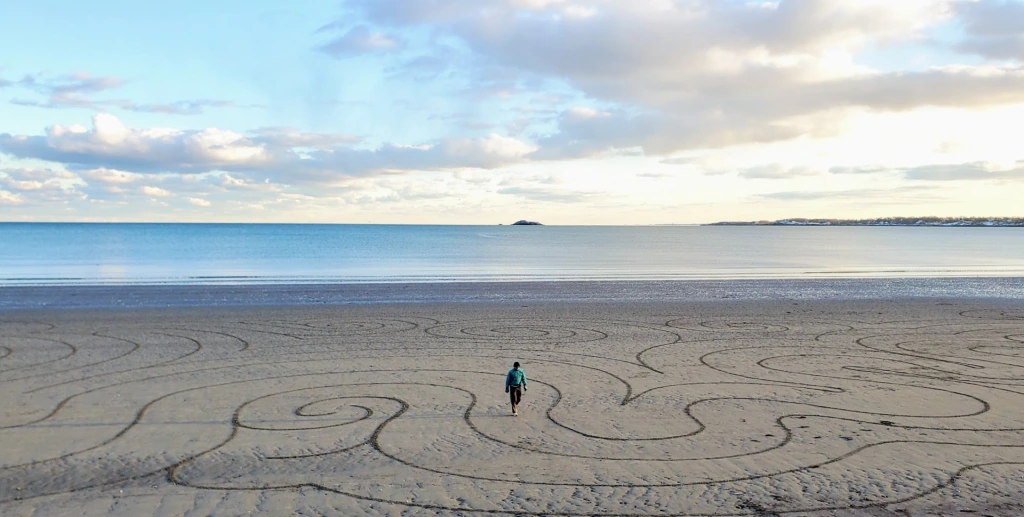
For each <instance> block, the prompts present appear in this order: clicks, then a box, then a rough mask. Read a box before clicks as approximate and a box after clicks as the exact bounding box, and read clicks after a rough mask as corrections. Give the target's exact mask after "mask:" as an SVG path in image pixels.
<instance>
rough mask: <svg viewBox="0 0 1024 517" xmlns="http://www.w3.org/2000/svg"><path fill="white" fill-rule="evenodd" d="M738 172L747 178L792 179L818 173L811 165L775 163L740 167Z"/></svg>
mask: <svg viewBox="0 0 1024 517" xmlns="http://www.w3.org/2000/svg"><path fill="white" fill-rule="evenodd" d="M738 174H739V176H740V177H741V178H748V179H792V178H800V177H805V176H816V175H818V174H819V171H818V170H817V169H814V168H811V167H804V166H794V167H790V166H785V165H781V164H777V163H776V164H769V165H759V166H756V167H749V168H746V169H742V170H740V171H739V172H738Z"/></svg>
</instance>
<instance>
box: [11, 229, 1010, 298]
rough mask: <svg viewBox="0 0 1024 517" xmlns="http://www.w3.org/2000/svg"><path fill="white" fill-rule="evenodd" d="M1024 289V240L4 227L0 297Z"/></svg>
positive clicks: (942, 233)
mask: <svg viewBox="0 0 1024 517" xmlns="http://www.w3.org/2000/svg"><path fill="white" fill-rule="evenodd" d="M950 276H1024V228H900V227H895V228H886V227H722V226H639V227H636V226H633V227H628V226H591V227H579V226H562V227H559V226H402V225H275V224H84V223H83V224H70V223H69V224H64V223H59V224H47V223H2V224H0V285H46V284H164V283H170V284H267V283H336V282H338V283H344V282H350V283H355V282H437V281H442V282H445V281H522V280H638V279H749V278H769V279H771V278H822V277H824V278H844V277H845V278H849V277H950Z"/></svg>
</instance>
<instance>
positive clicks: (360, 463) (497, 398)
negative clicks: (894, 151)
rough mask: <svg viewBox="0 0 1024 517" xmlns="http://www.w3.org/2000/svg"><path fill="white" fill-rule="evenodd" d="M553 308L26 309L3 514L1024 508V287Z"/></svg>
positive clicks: (18, 332) (15, 349)
mask: <svg viewBox="0 0 1024 517" xmlns="http://www.w3.org/2000/svg"><path fill="white" fill-rule="evenodd" d="M40 296H41V295H40ZM29 298H31V297H29ZM527 298H528V297H521V299H517V300H514V301H509V300H505V301H491V302H485V301H479V302H467V303H443V302H433V301H425V302H419V303H402V304H392V303H373V304H356V305H326V306H313V305H305V306H292V307H269V306H249V307H191V308H189V307H178V308H162V309H158V308H139V309H104V310H90V309H59V310H58V309H50V310H8V311H0V385H2V386H3V391H4V396H3V397H2V398H0V444H3V445H2V447H0V479H2V480H3V482H2V483H0V514H3V515H5V516H8V515H9V516H44V515H70V514H74V515H168V516H170V515H186V514H187V515H292V514H303V515H361V514H379V515H488V514H505V515H631V516H632V515H635V516H648V515H653V516H657V515H761V516H765V515H776V514H780V515H781V514H785V515H935V514H938V515H948V514H964V515H967V514H970V515H1019V514H1021V513H1022V512H1024V497H1021V495H1020V493H1021V488H1022V487H1024V468H1022V465H1024V445H1022V444H1024V440H1022V438H1024V410H1022V409H1021V408H1024V385H1022V384H1024V302H1022V301H1020V300H1005V299H1004V300H1000V299H980V298H979V299H972V298H941V299H940V298H930V299H921V298H906V299H890V300H886V299H864V300H841V299H833V300H800V299H785V300H741V301H735V300H705V301H652V300H650V299H648V300H647V301H636V300H634V301H623V300H620V301H607V300H602V301H591V302H589V303H584V302H579V301H577V302H572V301H557V300H556V301H550V300H549V301H536V300H534V301H529V300H527ZM22 299H25V298H22ZM513 361H520V362H521V363H522V364H523V367H524V369H525V371H526V373H527V377H528V391H527V392H526V393H525V394H524V400H523V406H522V409H521V416H519V417H513V416H512V415H511V411H510V408H509V404H508V400H507V395H506V394H505V393H504V391H503V382H504V374H505V372H506V371H507V370H508V369H509V367H510V366H511V364H512V362H513ZM961 512H974V513H961Z"/></svg>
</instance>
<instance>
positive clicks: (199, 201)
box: [188, 197, 210, 207]
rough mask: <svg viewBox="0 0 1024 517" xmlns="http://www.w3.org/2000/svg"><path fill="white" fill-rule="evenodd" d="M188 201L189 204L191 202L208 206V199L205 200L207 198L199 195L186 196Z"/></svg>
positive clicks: (194, 204) (195, 204)
mask: <svg viewBox="0 0 1024 517" xmlns="http://www.w3.org/2000/svg"><path fill="white" fill-rule="evenodd" d="M188 202H189V204H191V205H193V206H202V207H207V206H210V202H209V201H207V200H205V199H203V198H199V197H190V198H188Z"/></svg>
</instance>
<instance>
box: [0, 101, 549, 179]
mask: <svg viewBox="0 0 1024 517" xmlns="http://www.w3.org/2000/svg"><path fill="white" fill-rule="evenodd" d="M92 125H93V127H92V128H86V127H84V126H78V125H72V126H63V125H59V124H58V125H54V126H51V127H49V128H47V129H46V132H45V134H43V135H34V136H30V135H11V134H6V133H0V152H3V153H7V154H10V155H12V156H14V157H17V158H26V159H37V160H43V161H47V162H53V163H60V164H63V165H64V166H66V167H67V168H69V169H71V170H73V171H85V170H97V169H100V170H104V169H112V170H117V171H124V172H130V173H136V174H161V173H174V174H201V173H207V172H212V171H221V172H228V173H231V174H232V175H233V176H237V177H241V179H242V180H243V181H252V180H256V181H263V180H264V179H268V178H269V179H273V180H274V181H275V182H283V183H292V182H313V183H323V182H330V181H332V180H338V179H340V178H343V177H350V176H365V175H372V174H380V173H403V172H408V171H421V170H453V169H464V168H477V169H492V168H497V167H501V166H504V165H509V164H513V163H518V162H520V161H523V160H524V159H525V156H526V155H528V154H529V153H530V152H532V151H533V150H534V149H535V148H534V147H533V146H531V145H530V144H527V143H526V142H523V141H521V140H518V139H516V138H511V137H504V136H500V135H497V134H491V135H488V136H486V137H480V138H449V139H442V140H438V141H435V142H431V143H426V144H420V145H403V144H394V143H386V144H382V145H381V146H379V147H377V148H374V149H361V148H354V147H351V146H348V145H344V144H345V143H347V142H350V141H352V140H353V138H352V137H350V136H347V135H337V134H322V133H300V132H296V131H292V130H283V131H277V132H275V131H273V130H269V129H263V130H259V131H256V132H254V133H252V134H249V135H245V134H240V133H236V132H233V131H226V130H221V129H216V128H207V129H202V130H179V129H168V128H147V129H136V128H128V127H126V126H125V125H124V124H123V123H121V121H120V120H119V119H117V118H116V117H114V116H112V115H109V114H98V115H95V116H94V117H93V120H92ZM247 176H248V178H246V177H247Z"/></svg>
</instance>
